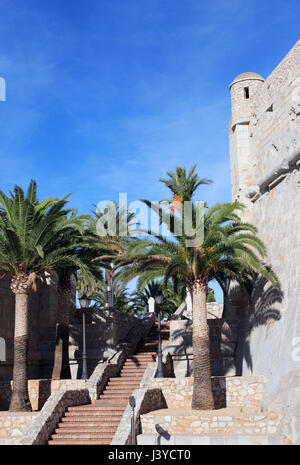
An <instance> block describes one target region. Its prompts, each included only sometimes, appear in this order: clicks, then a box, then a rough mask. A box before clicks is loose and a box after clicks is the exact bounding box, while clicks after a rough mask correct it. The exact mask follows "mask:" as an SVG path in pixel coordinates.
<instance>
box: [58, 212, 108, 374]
mask: <svg viewBox="0 0 300 465" xmlns="http://www.w3.org/2000/svg"><path fill="white" fill-rule="evenodd" d="M70 220H71V221H72V222H73V224H74V225H76V226H77V227H76V228H75V227H74V228H72V229H71V228H70V229H68V231H62V234H61V236H60V237H59V238H57V240H56V244H53V247H57V248H65V249H67V250H68V253H69V254H70V255H72V256H73V257H74V259H75V260H74V261H73V262H72V263H70V264H69V265H68V266H66V265H63V266H57V267H56V272H57V275H58V285H57V292H58V307H59V308H58V315H57V323H56V346H55V353H54V365H53V371H52V379H69V378H71V371H70V364H69V324H70V310H71V291H72V276H75V277H76V276H77V272H78V271H79V270H80V275H81V279H83V278H84V279H85V282H88V283H89V285H90V286H91V283H93V282H99V281H101V280H102V272H101V270H100V268H99V265H98V264H96V263H95V262H93V258H95V257H96V256H97V253H99V250H98V249H97V248H95V247H94V246H93V241H92V240H91V239H92V237H91V233H90V231H87V230H86V229H85V228H84V223H85V221H86V220H87V218H86V216H76V213H75V212H74V213H73V214H72V216H71V218H70Z"/></svg>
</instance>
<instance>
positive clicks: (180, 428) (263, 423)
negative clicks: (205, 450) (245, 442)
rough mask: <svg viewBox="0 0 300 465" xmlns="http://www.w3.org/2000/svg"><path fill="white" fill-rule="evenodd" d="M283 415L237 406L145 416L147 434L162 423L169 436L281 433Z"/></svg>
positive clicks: (142, 420) (144, 429) (162, 412)
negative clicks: (280, 425) (279, 430)
mask: <svg viewBox="0 0 300 465" xmlns="http://www.w3.org/2000/svg"><path fill="white" fill-rule="evenodd" d="M281 419H282V415H279V414H276V413H274V412H260V411H255V410H254V409H251V410H247V409H245V411H240V409H237V408H226V409H222V410H217V411H216V410H209V411H203V410H202V411H201V410H199V411H197V410H191V409H176V410H160V411H159V412H152V413H148V414H146V415H143V416H142V417H141V422H142V430H143V434H155V432H156V429H155V425H156V424H158V425H160V426H161V428H162V429H163V430H164V431H165V436H174V435H177V434H184V435H191V436H196V435H199V436H201V435H204V436H211V435H216V434H221V435H231V436H234V435H247V434H250V435H252V434H255V435H273V434H277V433H278V427H279V424H280V421H281Z"/></svg>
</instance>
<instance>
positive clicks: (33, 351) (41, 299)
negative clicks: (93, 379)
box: [0, 274, 143, 403]
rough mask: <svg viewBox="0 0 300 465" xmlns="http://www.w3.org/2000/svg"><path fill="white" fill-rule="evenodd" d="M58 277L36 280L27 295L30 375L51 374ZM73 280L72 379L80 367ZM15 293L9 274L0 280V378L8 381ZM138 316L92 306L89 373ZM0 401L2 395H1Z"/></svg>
mask: <svg viewBox="0 0 300 465" xmlns="http://www.w3.org/2000/svg"><path fill="white" fill-rule="evenodd" d="M56 285H57V277H56V276H55V274H53V275H52V277H51V282H50V284H49V285H46V284H43V283H40V282H39V283H38V291H37V292H33V293H32V294H31V295H30V304H29V350H28V377H29V379H49V378H51V375H52V369H53V361H54V351H55V343H56V322H57V312H58V296H57V291H56ZM75 296H76V282H75V280H74V279H73V280H72V293H71V317H70V347H69V359H70V366H71V374H72V378H73V379H80V377H81V371H82V315H81V312H80V310H76V303H75ZM14 305H15V303H14V295H13V293H12V292H11V290H10V288H9V278H8V277H7V276H5V277H4V278H2V279H1V280H0V341H1V348H0V349H1V351H0V381H10V380H11V379H12V369H13V338H14V312H15V308H14ZM141 324H143V323H141V320H140V319H138V318H135V317H133V316H129V315H125V314H123V313H121V312H119V311H118V310H116V309H99V308H91V309H90V310H89V311H88V314H87V324H86V340H87V362H88V373H89V375H91V374H92V373H93V371H94V369H95V368H96V366H97V364H98V363H99V361H101V360H107V359H108V358H109V357H110V356H111V355H112V353H114V351H115V348H116V346H117V345H118V344H119V343H121V342H128V339H130V338H132V332H137V331H138V328H140V325H141ZM4 346H5V350H4V349H3V347H4ZM0 403H1V395H0Z"/></svg>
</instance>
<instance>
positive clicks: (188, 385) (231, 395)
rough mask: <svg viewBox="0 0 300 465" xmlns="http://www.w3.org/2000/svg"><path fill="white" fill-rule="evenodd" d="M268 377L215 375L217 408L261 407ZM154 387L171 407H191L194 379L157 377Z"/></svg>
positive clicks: (153, 382) (154, 380)
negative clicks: (161, 393)
mask: <svg viewBox="0 0 300 465" xmlns="http://www.w3.org/2000/svg"><path fill="white" fill-rule="evenodd" d="M265 383H266V379H265V378H264V376H245V377H225V376H224V377H223V376H221V377H213V378H212V388H213V393H214V400H215V408H217V409H220V408H225V407H228V408H231V407H238V408H248V407H260V406H261V405H262V402H263V394H264V390H265ZM152 386H153V388H160V389H161V390H162V392H163V395H164V398H165V399H166V402H167V406H168V408H191V403H192V395H193V386H194V378H192V377H191V378H161V379H160V378H155V379H153V381H152Z"/></svg>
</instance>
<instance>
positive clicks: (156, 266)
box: [119, 202, 277, 410]
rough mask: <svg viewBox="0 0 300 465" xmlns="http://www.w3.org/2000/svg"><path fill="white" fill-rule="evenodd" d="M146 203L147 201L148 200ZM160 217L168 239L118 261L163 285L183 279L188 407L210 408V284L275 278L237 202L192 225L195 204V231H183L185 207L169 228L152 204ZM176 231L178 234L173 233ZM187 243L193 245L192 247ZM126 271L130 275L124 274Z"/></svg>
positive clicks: (148, 242)
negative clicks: (188, 313) (190, 382)
mask: <svg viewBox="0 0 300 465" xmlns="http://www.w3.org/2000/svg"><path fill="white" fill-rule="evenodd" d="M147 204H148V205H149V203H148V202H147ZM152 208H153V209H154V210H155V211H156V213H157V214H158V215H159V217H160V222H161V224H163V223H164V224H165V226H166V227H169V229H170V233H171V234H172V236H171V239H167V238H166V237H163V236H162V235H156V236H155V240H152V239H144V240H141V241H139V242H138V243H136V244H133V245H132V246H131V247H129V249H128V251H127V253H126V254H125V255H124V256H123V257H122V258H121V259H120V260H119V263H120V265H122V264H124V265H126V267H127V268H128V265H129V264H131V267H130V268H129V269H130V270H131V273H132V275H133V274H136V275H138V274H144V273H146V272H147V271H148V270H149V271H152V272H153V271H154V272H156V273H160V275H162V276H164V282H165V284H167V282H168V281H169V279H170V278H175V277H176V279H178V277H180V278H181V280H182V283H183V284H184V285H185V286H186V287H187V289H188V290H189V292H190V294H191V296H192V303H193V353H194V368H193V376H194V390H193V399H192V408H194V409H203V410H207V409H213V408H214V399H213V393H212V386H211V368H210V351H209V333H208V325H207V309H206V301H207V294H208V289H209V288H208V284H209V282H210V281H211V280H213V279H215V278H216V277H217V276H219V275H221V274H223V275H226V276H229V277H230V278H231V279H233V280H235V281H237V282H238V283H241V284H243V283H244V281H245V278H246V277H247V278H251V277H252V276H253V274H260V275H263V276H265V277H266V278H267V279H269V280H270V281H271V282H272V283H273V284H274V285H276V284H277V278H276V276H275V274H274V273H273V272H272V271H271V270H270V269H268V268H267V267H266V266H265V265H264V263H263V262H262V259H263V257H265V255H266V249H265V246H264V244H263V243H262V241H261V240H260V239H259V238H258V237H257V235H256V233H257V230H256V228H255V227H254V226H252V225H250V224H248V223H243V222H242V221H241V219H240V216H239V212H240V211H241V210H242V209H243V206H242V205H241V204H239V203H224V204H216V205H214V206H213V207H211V208H209V209H208V210H207V211H206V212H205V214H204V216H203V218H202V221H201V224H200V225H197V224H196V206H195V205H194V204H193V209H192V219H193V228H194V231H195V232H193V233H192V234H191V235H189V236H188V235H187V234H186V233H185V228H184V224H183V223H184V204H182V205H181V206H180V208H178V209H177V210H176V215H175V214H174V215H173V221H171V222H170V224H168V222H167V221H166V220H165V219H164V216H163V214H162V212H161V210H159V208H158V207H156V206H152ZM201 227H202V228H203V236H204V237H203V240H202V241H201V242H199V240H198V239H197V238H198V235H197V234H198V232H199V229H200V228H201ZM174 231H182V235H175V234H174ZM190 240H192V241H195V242H194V243H195V246H194V247H190V242H189V241H190ZM127 273H129V272H127Z"/></svg>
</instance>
